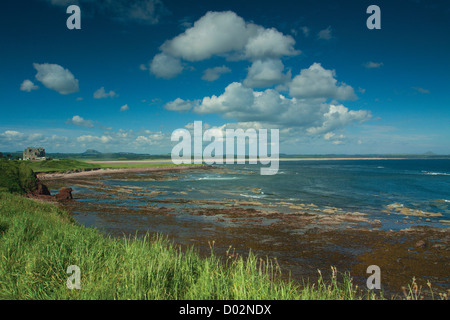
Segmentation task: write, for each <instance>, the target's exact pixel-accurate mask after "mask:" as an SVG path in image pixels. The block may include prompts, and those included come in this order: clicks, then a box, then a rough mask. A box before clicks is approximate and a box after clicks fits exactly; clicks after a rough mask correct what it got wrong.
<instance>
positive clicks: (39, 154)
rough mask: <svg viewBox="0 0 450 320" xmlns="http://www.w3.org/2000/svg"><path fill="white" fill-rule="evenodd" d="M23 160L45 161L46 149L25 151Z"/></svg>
mask: <svg viewBox="0 0 450 320" xmlns="http://www.w3.org/2000/svg"><path fill="white" fill-rule="evenodd" d="M22 159H23V160H45V149H44V148H31V147H28V148H26V149H25V150H24V151H23V157H22Z"/></svg>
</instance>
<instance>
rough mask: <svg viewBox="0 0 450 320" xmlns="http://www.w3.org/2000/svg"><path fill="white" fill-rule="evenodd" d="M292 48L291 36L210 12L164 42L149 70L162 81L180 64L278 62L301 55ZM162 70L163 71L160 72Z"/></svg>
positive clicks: (178, 70) (234, 16) (227, 14)
mask: <svg viewBox="0 0 450 320" xmlns="http://www.w3.org/2000/svg"><path fill="white" fill-rule="evenodd" d="M294 45H295V40H294V39H293V38H292V37H291V36H289V35H283V34H282V33H281V32H279V31H277V30H276V29H274V28H271V29H267V28H264V27H262V26H259V25H256V24H254V23H248V22H246V21H245V20H244V19H243V18H241V17H239V16H238V15H237V14H236V13H234V12H232V11H225V12H211V11H210V12H207V13H206V14H205V15H204V16H203V17H201V18H200V19H199V20H197V21H196V22H195V23H194V25H193V26H192V27H190V28H188V29H186V30H185V31H184V32H183V33H181V34H179V35H178V36H176V37H174V38H173V39H171V40H167V41H165V42H164V43H163V44H162V45H161V47H160V50H161V53H159V54H157V55H156V56H155V57H154V58H153V61H152V62H151V64H150V70H151V72H152V73H154V74H155V75H156V76H158V77H161V74H165V73H166V72H165V69H169V70H171V71H172V72H168V73H169V75H170V76H169V77H167V78H171V77H174V76H176V75H177V74H178V73H181V72H182V70H183V68H182V67H180V66H181V63H180V60H185V61H189V62H195V61H201V60H206V59H209V58H211V57H213V56H223V57H227V58H228V59H238V60H243V59H245V60H249V61H255V60H264V59H280V58H282V57H286V56H293V55H297V54H300V51H298V50H295V49H294ZM162 57H164V59H163V58H162ZM169 57H171V58H172V59H169ZM161 69H164V70H163V71H162V72H161Z"/></svg>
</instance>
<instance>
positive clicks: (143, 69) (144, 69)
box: [139, 63, 148, 71]
mask: <svg viewBox="0 0 450 320" xmlns="http://www.w3.org/2000/svg"><path fill="white" fill-rule="evenodd" d="M139 69H140V70H142V71H146V70H148V68H147V66H146V65H145V64H143V63H141V65H139Z"/></svg>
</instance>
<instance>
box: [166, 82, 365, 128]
mask: <svg viewBox="0 0 450 320" xmlns="http://www.w3.org/2000/svg"><path fill="white" fill-rule="evenodd" d="M170 104H173V105H182V106H183V110H184V111H186V110H189V109H191V108H192V111H193V112H194V113H197V114H219V115H221V116H222V117H223V118H226V119H232V120H235V121H238V122H239V123H241V124H242V123H252V124H255V123H260V124H261V125H263V126H264V127H265V128H273V127H277V128H279V129H286V130H287V131H289V130H290V129H294V130H295V132H296V133H297V134H298V133H299V132H303V133H306V134H311V135H322V134H326V133H327V132H331V131H334V130H338V129H343V128H344V127H346V126H348V125H350V124H352V123H358V122H363V121H366V120H369V119H370V118H371V114H370V112H369V111H366V110H357V111H354V110H349V109H348V108H347V107H345V106H343V105H341V104H334V103H328V102H327V99H326V97H315V98H306V99H305V98H304V99H297V98H295V97H292V98H290V97H287V96H284V95H282V94H280V93H279V92H278V91H276V90H274V89H266V90H264V91H255V90H253V89H252V88H249V87H247V86H244V85H243V84H242V83H239V82H233V83H231V84H230V85H228V86H227V87H226V88H225V91H224V92H223V93H222V94H221V95H219V96H216V95H212V96H209V97H208V96H207V97H204V98H203V99H202V100H201V102H199V101H195V102H192V101H185V100H182V99H177V100H175V101H173V102H171V103H169V105H170ZM173 110H176V108H173Z"/></svg>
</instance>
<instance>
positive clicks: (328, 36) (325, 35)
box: [317, 26, 333, 40]
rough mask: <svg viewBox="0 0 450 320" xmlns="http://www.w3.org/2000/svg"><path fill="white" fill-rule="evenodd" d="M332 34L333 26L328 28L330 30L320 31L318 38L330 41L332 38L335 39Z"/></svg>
mask: <svg viewBox="0 0 450 320" xmlns="http://www.w3.org/2000/svg"><path fill="white" fill-rule="evenodd" d="M331 32H332V30H331V26H328V28H326V29H323V30H321V31H319V33H318V34H317V37H318V38H319V39H322V40H330V39H331V38H333V36H332V34H331Z"/></svg>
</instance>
